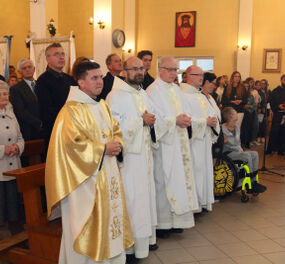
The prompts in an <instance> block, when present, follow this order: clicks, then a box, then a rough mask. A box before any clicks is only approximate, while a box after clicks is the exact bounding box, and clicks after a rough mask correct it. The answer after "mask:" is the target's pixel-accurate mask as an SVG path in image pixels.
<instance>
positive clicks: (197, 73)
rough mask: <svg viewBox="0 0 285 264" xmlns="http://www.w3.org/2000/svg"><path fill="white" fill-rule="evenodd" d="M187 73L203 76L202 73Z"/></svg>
mask: <svg viewBox="0 0 285 264" xmlns="http://www.w3.org/2000/svg"><path fill="white" fill-rule="evenodd" d="M189 75H194V76H199V77H203V76H204V74H203V73H189Z"/></svg>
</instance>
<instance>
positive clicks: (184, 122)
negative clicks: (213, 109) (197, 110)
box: [176, 114, 191, 128]
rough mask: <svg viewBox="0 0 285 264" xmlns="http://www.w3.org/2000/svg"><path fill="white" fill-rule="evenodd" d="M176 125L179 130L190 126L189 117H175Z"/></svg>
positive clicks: (182, 115)
mask: <svg viewBox="0 0 285 264" xmlns="http://www.w3.org/2000/svg"><path fill="white" fill-rule="evenodd" d="M176 125H177V126H179V127H181V128H186V127H189V126H191V117H190V116H189V115H186V114H180V115H178V116H177V117H176Z"/></svg>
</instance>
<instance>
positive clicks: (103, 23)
mask: <svg viewBox="0 0 285 264" xmlns="http://www.w3.org/2000/svg"><path fill="white" fill-rule="evenodd" d="M97 24H98V25H99V28H100V29H104V28H105V26H106V24H105V22H104V21H101V20H99V21H98V22H97Z"/></svg>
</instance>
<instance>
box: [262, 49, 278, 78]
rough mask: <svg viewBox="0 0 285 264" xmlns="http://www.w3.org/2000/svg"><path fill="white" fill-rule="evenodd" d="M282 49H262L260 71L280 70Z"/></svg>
mask: <svg viewBox="0 0 285 264" xmlns="http://www.w3.org/2000/svg"><path fill="white" fill-rule="evenodd" d="M281 56H282V49H264V52H263V67H262V72H277V73H280V72H281Z"/></svg>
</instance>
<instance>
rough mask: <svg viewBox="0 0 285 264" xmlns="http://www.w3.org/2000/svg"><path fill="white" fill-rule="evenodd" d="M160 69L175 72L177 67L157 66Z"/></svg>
mask: <svg viewBox="0 0 285 264" xmlns="http://www.w3.org/2000/svg"><path fill="white" fill-rule="evenodd" d="M159 68H161V69H165V70H167V71H168V72H177V71H178V70H179V69H178V68H167V67H159Z"/></svg>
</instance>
